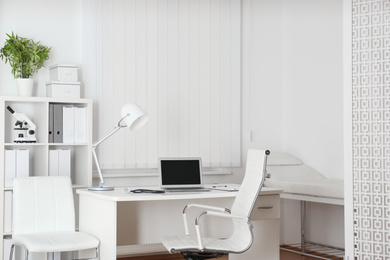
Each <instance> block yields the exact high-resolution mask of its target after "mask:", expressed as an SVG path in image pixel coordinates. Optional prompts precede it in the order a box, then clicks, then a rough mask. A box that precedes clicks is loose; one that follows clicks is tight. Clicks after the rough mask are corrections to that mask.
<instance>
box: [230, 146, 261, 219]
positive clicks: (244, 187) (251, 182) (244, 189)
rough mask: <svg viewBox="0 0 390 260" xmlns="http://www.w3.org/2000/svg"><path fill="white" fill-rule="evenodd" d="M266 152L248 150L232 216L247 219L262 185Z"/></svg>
mask: <svg viewBox="0 0 390 260" xmlns="http://www.w3.org/2000/svg"><path fill="white" fill-rule="evenodd" d="M268 154H269V151H268V150H253V149H250V150H248V155H247V160H246V169H245V176H244V179H243V181H242V183H241V186H240V190H239V191H238V193H237V196H236V199H235V200H234V203H233V205H232V208H231V212H232V214H233V215H238V216H241V217H248V218H249V216H250V214H251V212H252V208H253V205H254V204H255V202H256V199H257V196H258V195H259V192H260V190H261V188H262V187H263V184H264V176H265V174H266V163H267V155H268Z"/></svg>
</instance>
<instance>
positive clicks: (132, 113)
mask: <svg viewBox="0 0 390 260" xmlns="http://www.w3.org/2000/svg"><path fill="white" fill-rule="evenodd" d="M121 115H122V117H125V116H126V115H128V116H127V117H126V118H125V119H123V122H124V124H125V125H126V126H127V127H129V128H130V130H131V131H133V130H137V129H138V128H140V127H141V126H143V125H144V124H145V123H146V122H147V121H148V119H149V116H148V114H146V112H145V111H144V110H143V109H142V108H141V107H139V106H138V105H137V104H134V103H127V104H124V105H123V107H122V112H121Z"/></svg>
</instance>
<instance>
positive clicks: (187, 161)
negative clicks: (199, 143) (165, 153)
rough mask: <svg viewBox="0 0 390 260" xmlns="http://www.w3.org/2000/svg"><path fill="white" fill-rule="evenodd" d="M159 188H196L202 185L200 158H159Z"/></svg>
mask: <svg viewBox="0 0 390 260" xmlns="http://www.w3.org/2000/svg"><path fill="white" fill-rule="evenodd" d="M159 171H160V184H161V188H165V189H169V188H198V187H203V185H202V160H201V158H198V157H196V158H194V157H191V158H189V157H186V158H181V157H179V158H159Z"/></svg>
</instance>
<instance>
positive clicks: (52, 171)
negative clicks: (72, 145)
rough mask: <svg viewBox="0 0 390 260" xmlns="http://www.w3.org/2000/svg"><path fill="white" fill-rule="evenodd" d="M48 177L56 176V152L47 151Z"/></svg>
mask: <svg viewBox="0 0 390 260" xmlns="http://www.w3.org/2000/svg"><path fill="white" fill-rule="evenodd" d="M49 175H50V176H58V150H49Z"/></svg>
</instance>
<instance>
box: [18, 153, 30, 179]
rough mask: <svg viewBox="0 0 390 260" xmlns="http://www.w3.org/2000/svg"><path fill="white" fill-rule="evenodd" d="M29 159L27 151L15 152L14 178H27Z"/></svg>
mask: <svg viewBox="0 0 390 260" xmlns="http://www.w3.org/2000/svg"><path fill="white" fill-rule="evenodd" d="M29 169H30V159H29V150H28V149H17V150H16V178H24V177H28V176H29Z"/></svg>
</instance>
